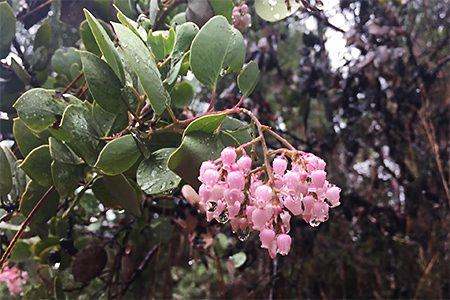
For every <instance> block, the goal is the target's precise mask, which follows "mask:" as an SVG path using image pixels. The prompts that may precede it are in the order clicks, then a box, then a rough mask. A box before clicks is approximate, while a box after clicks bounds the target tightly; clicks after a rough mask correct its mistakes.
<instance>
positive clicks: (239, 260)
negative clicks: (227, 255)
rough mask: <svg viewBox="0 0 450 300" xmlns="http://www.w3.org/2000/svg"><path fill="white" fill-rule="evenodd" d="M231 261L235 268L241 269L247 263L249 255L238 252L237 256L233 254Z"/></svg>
mask: <svg viewBox="0 0 450 300" xmlns="http://www.w3.org/2000/svg"><path fill="white" fill-rule="evenodd" d="M231 259H232V260H233V263H234V267H235V268H239V267H241V266H242V265H243V264H245V262H246V261H247V255H246V254H245V253H244V252H238V253H236V254H233V256H231Z"/></svg>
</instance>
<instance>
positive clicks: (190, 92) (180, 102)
mask: <svg viewBox="0 0 450 300" xmlns="http://www.w3.org/2000/svg"><path fill="white" fill-rule="evenodd" d="M170 96H171V98H172V103H173V104H174V105H175V106H176V107H178V108H183V107H185V106H187V105H189V104H191V101H192V98H194V88H193V87H192V85H191V84H190V83H189V82H187V81H182V82H179V83H177V84H176V85H175V86H174V87H173V90H172V92H171V93H170Z"/></svg>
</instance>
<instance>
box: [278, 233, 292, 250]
mask: <svg viewBox="0 0 450 300" xmlns="http://www.w3.org/2000/svg"><path fill="white" fill-rule="evenodd" d="M291 243H292V239H291V237H290V236H289V235H288V234H280V235H278V237H277V246H278V253H280V254H281V255H287V254H288V253H289V250H291Z"/></svg>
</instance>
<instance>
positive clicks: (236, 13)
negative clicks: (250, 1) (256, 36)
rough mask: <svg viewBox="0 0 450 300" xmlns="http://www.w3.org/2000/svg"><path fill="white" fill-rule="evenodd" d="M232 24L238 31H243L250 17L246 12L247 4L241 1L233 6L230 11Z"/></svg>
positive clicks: (247, 25)
mask: <svg viewBox="0 0 450 300" xmlns="http://www.w3.org/2000/svg"><path fill="white" fill-rule="evenodd" d="M232 19H233V26H234V27H235V28H236V29H238V30H239V31H241V32H242V31H244V30H245V28H247V27H249V26H250V23H251V20H252V19H251V17H250V14H248V6H247V4H245V3H242V4H241V5H239V6H235V7H234V8H233V12H232Z"/></svg>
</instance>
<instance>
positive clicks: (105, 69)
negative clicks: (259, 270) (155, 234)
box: [0, 1, 340, 294]
mask: <svg viewBox="0 0 450 300" xmlns="http://www.w3.org/2000/svg"><path fill="white" fill-rule="evenodd" d="M262 2H264V1H259V2H257V5H256V11H257V12H258V11H261V9H264V5H266V6H267V4H262ZM269 2H270V1H269ZM287 3H289V1H287ZM292 3H293V5H294V6H295V8H291V7H286V4H285V3H283V4H281V3H279V1H278V2H277V4H276V6H277V7H278V6H279V7H282V9H283V11H285V13H284V15H283V16H280V14H279V13H275V18H276V19H280V18H281V17H286V16H287V15H289V13H291V12H293V11H294V9H296V8H298V6H299V5H300V4H299V3H297V2H292ZM269 6H270V5H269ZM273 9H274V8H273V7H272V10H273ZM265 13H267V12H262V13H261V12H260V14H262V15H263V16H264V14H265ZM272 14H273V12H272ZM85 16H86V22H85V23H83V25H82V31H81V33H82V34H81V42H82V43H81V47H80V49H79V50H76V51H75V50H73V52H70V54H67V53H66V54H64V55H63V54H61V55H62V57H59V58H58V56H56V58H54V59H55V60H57V59H60V60H61V61H63V62H64V61H65V63H67V68H64V69H62V70H61V72H66V73H67V76H68V77H69V78H72V80H71V81H70V82H68V84H67V85H66V87H65V88H64V89H62V90H60V89H48V88H33V89H30V90H28V91H27V92H25V93H23V94H22V95H21V96H20V98H19V99H18V100H17V101H16V102H15V104H14V108H15V109H16V111H17V115H18V117H17V118H16V119H15V120H14V137H15V142H16V143H17V145H18V147H19V150H20V152H21V154H22V155H23V157H24V159H23V161H21V160H17V159H16V158H15V157H14V154H13V153H12V152H11V151H10V150H9V149H7V148H2V149H1V151H0V162H1V168H2V176H1V182H0V183H1V186H0V187H1V189H0V192H1V197H2V203H3V205H4V207H5V205H6V204H8V205H10V215H9V216H10V217H11V216H12V215H13V214H14V212H15V210H16V209H17V208H18V210H19V211H20V212H21V213H22V214H23V215H24V216H25V217H26V218H25V220H24V221H23V223H22V225H21V226H20V228H19V229H18V231H17V233H16V235H15V236H14V237H13V239H12V240H11V242H10V243H9V245H8V247H7V248H6V249H5V251H4V253H3V255H2V258H1V262H0V263H1V265H2V266H3V265H4V264H5V262H6V260H7V259H8V257H9V256H10V254H11V252H12V251H13V249H14V247H15V246H16V245H17V244H18V241H19V239H20V238H21V237H22V236H23V235H24V234H25V231H26V228H28V226H29V227H30V229H31V231H32V233H35V234H41V233H40V231H39V228H40V227H44V226H47V225H46V224H48V223H49V220H55V217H56V216H57V217H58V220H69V223H70V222H72V221H70V220H72V218H73V216H74V215H76V214H77V213H79V212H80V211H81V210H83V209H85V208H84V206H83V205H85V204H83V199H84V198H85V197H86V195H91V196H93V197H95V199H98V201H99V202H100V203H101V205H103V206H104V207H106V208H112V209H118V210H124V211H125V212H126V213H128V214H130V215H133V216H134V217H135V218H136V219H137V220H139V219H141V218H143V215H144V214H145V213H146V212H145V210H144V209H143V204H142V200H143V199H144V198H145V197H148V196H152V195H161V194H173V193H178V192H179V191H180V188H181V187H182V186H185V185H186V186H185V187H184V189H183V194H184V195H185V197H186V198H188V200H189V201H190V202H191V203H192V204H194V205H197V207H198V209H199V211H200V212H201V213H203V214H204V215H205V218H206V219H207V221H208V222H211V221H212V220H213V219H214V220H216V221H217V222H219V223H227V222H229V223H230V224H231V227H232V230H233V231H234V232H236V233H237V235H238V238H239V239H240V240H242V241H243V240H246V239H247V238H248V237H249V235H250V233H251V232H252V231H254V230H256V231H258V232H259V238H260V240H261V247H263V248H266V249H267V250H268V252H269V255H270V257H271V258H274V257H275V256H276V254H277V253H280V254H281V255H287V254H288V253H289V251H290V250H291V237H290V236H289V235H288V233H289V231H290V220H291V217H292V216H301V217H302V218H303V220H305V221H306V222H307V223H309V224H310V225H311V226H317V225H319V224H320V223H321V222H324V221H326V220H327V219H328V211H329V208H330V207H335V206H337V205H339V193H340V189H339V188H338V187H336V186H335V185H333V184H331V183H330V182H328V181H327V180H326V172H325V165H326V164H325V162H324V161H323V160H322V159H320V158H318V157H317V156H315V155H314V154H311V153H306V152H303V151H301V150H299V149H295V148H294V147H293V146H292V145H291V144H290V143H289V142H288V141H287V140H286V139H284V138H283V137H281V136H280V135H279V134H277V133H276V132H275V131H273V130H272V129H271V128H270V127H268V126H265V125H262V124H261V122H260V121H259V120H258V118H257V117H256V116H255V114H254V113H253V112H252V111H251V110H248V109H246V108H245V106H244V105H243V103H244V100H245V99H246V98H247V97H248V96H250V95H251V93H252V92H253V90H254V89H255V87H256V85H257V82H258V78H259V68H258V65H257V64H256V63H255V62H253V61H248V62H246V61H245V57H246V50H245V42H244V38H243V36H242V34H241V32H240V31H244V30H245V29H246V28H247V27H248V26H250V23H251V21H250V15H249V14H248V7H247V5H246V4H244V3H241V4H240V5H239V6H236V7H234V8H233V10H232V14H231V15H230V17H231V18H229V19H227V18H226V17H225V16H221V15H217V16H214V17H212V18H210V19H209V20H208V21H207V22H206V24H204V25H203V26H202V27H201V28H199V27H198V26H197V25H196V24H194V23H192V22H180V23H178V24H177V23H175V24H174V25H173V26H172V27H171V28H170V29H169V30H164V31H152V30H151V29H150V30H149V28H148V27H146V25H145V24H151V21H150V20H149V19H146V18H145V17H143V16H141V17H140V19H139V20H138V22H135V21H133V20H131V19H130V18H128V17H127V16H126V15H125V14H124V13H122V12H121V11H120V10H119V9H118V8H117V19H118V20H119V22H111V26H112V29H113V31H110V30H109V28H108V27H107V26H106V25H105V24H103V22H102V21H100V20H98V19H97V18H95V17H94V15H93V14H91V13H90V12H89V11H88V10H85ZM233 25H234V26H233ZM149 26H150V27H151V25H149ZM73 57H74V58H75V59H72V58H73ZM231 74H233V75H232V76H234V75H236V74H237V77H236V80H237V85H238V87H239V90H240V92H241V98H240V100H239V101H237V102H236V103H234V104H233V105H232V106H231V107H228V108H225V109H223V110H215V109H214V107H215V96H216V89H217V86H218V82H219V81H220V80H221V79H222V78H223V77H226V76H228V75H231ZM192 75H193V77H195V80H198V82H200V83H201V84H202V85H204V86H205V87H206V88H208V89H210V92H211V97H210V104H209V107H208V108H207V110H206V111H204V112H201V113H198V114H197V115H194V113H193V112H192V111H191V110H189V109H188V106H189V104H190V103H191V101H192V98H193V94H194V89H193V86H192V85H191V83H190V82H189V81H188V80H187V79H186V78H189V77H191V78H192ZM232 76H228V77H232ZM243 119H246V120H248V122H244V121H242V120H243ZM267 136H271V137H272V138H275V139H277V140H278V141H279V142H280V143H281V144H283V145H284V146H285V148H280V149H271V148H270V147H269V146H268V145H267V143H266V137H267ZM189 186H190V187H189ZM18 200H20V203H19V205H18V207H17V203H18ZM50 222H53V221H50ZM55 222H56V221H55ZM66 230H67V234H66V236H67V237H66V238H65V239H61V240H59V242H58V243H59V246H57V245H54V244H50V247H44V246H42V247H43V248H42V249H46V250H45V251H46V252H45V254H44V257H45V259H48V260H50V261H52V262H55V263H58V264H60V266H61V267H62V268H63V267H67V266H68V265H70V260H71V256H73V255H75V254H76V253H77V252H78V250H77V248H76V247H75V245H74V243H73V240H72V231H71V230H72V229H71V227H70V226H69V228H66ZM60 248H64V249H65V252H64V255H63V256H61V254H60V253H59V252H58V251H57V250H59V249H60ZM87 249H88V250H86V251H84V252H82V253H83V254H84V255H85V256H87V255H93V256H95V257H99V258H100V257H103V258H104V263H102V267H101V268H100V269H99V271H100V272H101V270H102V269H103V267H104V265H105V264H106V254H105V253H104V250H103V249H102V248H95V247H91V248H87ZM34 251H35V252H36V253H40V252H39V251H37V250H36V249H34ZM86 253H87V254H86ZM85 256H77V257H76V258H75V261H74V264H75V263H76V262H77V260H78V261H83V257H85ZM99 261H102V259H99ZM93 272H94V273H93V274H92V276H95V275H97V274H98V272H96V271H95V270H94V271H93ZM73 274H74V277H75V279H80V280H79V281H81V282H86V281H88V280H90V279H91V277H92V276H91V275H86V274H83V273H82V272H81V273H80V271H79V270H78V269H77V267H75V266H74V267H73ZM26 278H27V273H26V272H21V271H20V270H18V269H17V268H16V267H11V268H9V267H7V266H5V267H4V269H3V272H2V275H1V277H0V280H3V281H7V282H8V286H10V291H11V294H17V293H18V290H20V285H21V283H22V281H23V280H25V279H26ZM13 281H14V282H13Z"/></svg>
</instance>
